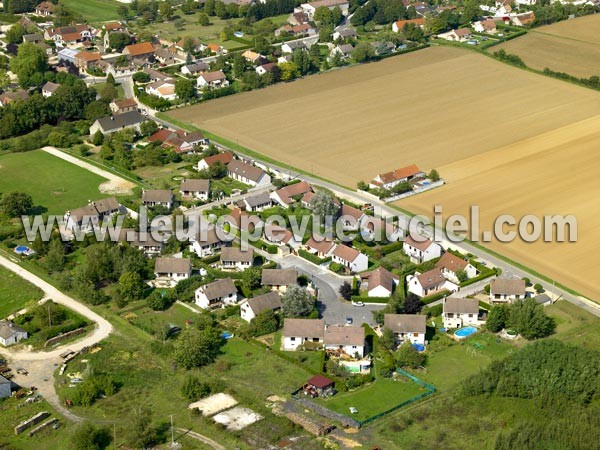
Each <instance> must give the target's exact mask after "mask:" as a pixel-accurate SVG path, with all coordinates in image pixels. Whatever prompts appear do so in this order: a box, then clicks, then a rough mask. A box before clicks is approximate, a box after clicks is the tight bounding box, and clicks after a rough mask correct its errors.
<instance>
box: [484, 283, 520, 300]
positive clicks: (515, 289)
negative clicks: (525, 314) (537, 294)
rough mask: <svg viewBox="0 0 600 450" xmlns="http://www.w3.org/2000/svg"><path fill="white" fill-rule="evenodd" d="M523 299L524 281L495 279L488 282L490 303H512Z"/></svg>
mask: <svg viewBox="0 0 600 450" xmlns="http://www.w3.org/2000/svg"><path fill="white" fill-rule="evenodd" d="M524 298H525V280H521V279H518V278H496V279H494V280H492V281H491V282H490V303H492V304H497V303H514V302H515V301H516V300H523V299H524Z"/></svg>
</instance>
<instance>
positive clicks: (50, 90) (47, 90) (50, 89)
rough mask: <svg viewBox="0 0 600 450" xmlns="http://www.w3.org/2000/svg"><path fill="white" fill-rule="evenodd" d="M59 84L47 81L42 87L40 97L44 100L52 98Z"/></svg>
mask: <svg viewBox="0 0 600 450" xmlns="http://www.w3.org/2000/svg"><path fill="white" fill-rule="evenodd" d="M59 87H60V84H56V83H53V82H52V81H48V82H47V83H46V84H44V86H42V95H43V96H44V97H46V98H48V97H52V95H53V94H54V93H55V92H56V91H57V90H58V88H59Z"/></svg>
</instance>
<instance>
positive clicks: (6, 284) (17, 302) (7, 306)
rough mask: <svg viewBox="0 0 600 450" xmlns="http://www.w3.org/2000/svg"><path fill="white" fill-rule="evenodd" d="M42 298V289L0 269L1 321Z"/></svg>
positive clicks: (2, 268) (8, 271)
mask: <svg viewBox="0 0 600 450" xmlns="http://www.w3.org/2000/svg"><path fill="white" fill-rule="evenodd" d="M42 296H43V292H42V291H41V289H39V288H37V287H35V286H34V285H33V284H31V283H29V282H28V281H25V280H24V279H23V278H21V277H20V276H18V275H17V274H16V273H14V272H11V271H10V270H8V269H5V268H4V267H0V319H3V318H5V317H6V316H8V315H10V314H12V313H14V312H16V311H19V310H20V309H23V308H25V307H26V306H29V305H31V304H33V303H34V302H36V301H37V300H39V299H41V298H42Z"/></svg>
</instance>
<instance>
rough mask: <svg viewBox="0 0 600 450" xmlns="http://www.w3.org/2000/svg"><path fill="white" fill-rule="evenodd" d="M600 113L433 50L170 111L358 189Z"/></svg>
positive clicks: (530, 82) (583, 102)
mask: <svg viewBox="0 0 600 450" xmlns="http://www.w3.org/2000/svg"><path fill="white" fill-rule="evenodd" d="M599 112H600V94H596V93H594V92H591V91H587V90H585V89H581V88H579V87H577V86H571V85H569V84H567V83H564V82H561V81H557V80H552V79H548V78H545V77H540V76H538V75H535V74H531V73H527V72H525V71H521V70H516V69H514V68H512V67H509V66H507V65H505V64H502V63H499V62H497V61H494V60H492V59H490V58H486V57H483V56H480V55H477V54H473V53H470V52H465V51H462V50H458V49H451V48H440V47H434V48H429V49H426V50H421V51H418V52H414V53H410V54H407V55H403V56H399V57H395V58H389V59H387V60H384V61H381V62H378V63H373V64H368V65H362V66H355V67H351V68H348V69H343V70H338V71H333V72H329V73H326V74H323V75H314V76H310V77H307V78H305V79H302V80H298V81H295V82H293V83H283V84H279V85H276V86H273V87H269V88H267V89H262V90H256V91H252V92H247V93H243V94H236V95H233V96H229V97H224V98H220V99H217V100H211V101H209V102H206V103H201V104H198V105H195V106H192V107H189V108H182V109H178V110H175V111H173V112H171V113H170V115H171V116H172V117H174V118H176V119H179V120H182V121H186V122H190V123H193V124H194V125H197V126H199V127H200V128H202V129H205V130H208V131H211V132H213V133H215V134H217V135H219V136H222V137H225V138H228V139H230V140H232V141H234V142H235V141H238V142H239V144H241V145H243V146H245V147H248V148H250V149H253V150H256V151H258V152H260V153H262V154H265V155H267V156H270V157H272V158H274V159H277V160H279V161H281V162H282V163H285V164H289V165H291V166H293V167H298V168H300V169H304V170H307V171H310V172H312V173H314V174H316V175H318V176H321V177H323V178H327V179H331V180H333V181H336V182H338V183H341V184H343V185H346V186H350V187H354V186H355V185H356V183H357V182H358V181H359V180H365V181H368V180H370V179H371V178H373V176H375V175H376V174H377V173H380V172H385V171H388V170H391V169H394V168H396V167H402V166H406V165H409V164H413V163H416V164H418V165H419V166H420V167H421V168H422V169H424V170H429V169H432V168H436V167H439V166H442V165H445V164H449V163H451V162H454V161H459V160H461V159H464V158H468V157H470V156H473V155H477V154H479V153H484V152H486V151H489V150H493V149H495V148H498V147H502V146H504V145H508V144H510V143H513V142H516V141H520V140H522V139H527V138H529V137H533V136H537V135H538V134H540V133H544V132H547V131H550V130H553V129H555V128H559V127H561V126H564V125H567V124H570V123H573V122H576V121H578V120H582V119H585V118H587V117H590V116H592V115H595V114H598V113H599Z"/></svg>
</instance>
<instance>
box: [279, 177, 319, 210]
mask: <svg viewBox="0 0 600 450" xmlns="http://www.w3.org/2000/svg"><path fill="white" fill-rule="evenodd" d="M309 192H312V188H311V187H310V184H308V183H307V182H306V181H301V182H300V183H295V184H290V185H289V186H285V187H282V188H281V189H278V190H276V191H274V192H272V193H271V199H272V200H273V201H274V202H275V203H277V204H278V205H279V206H282V207H284V208H289V207H290V205H291V204H293V203H296V202H297V201H300V200H302V198H303V197H304V195H306V194H307V193H309Z"/></svg>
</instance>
